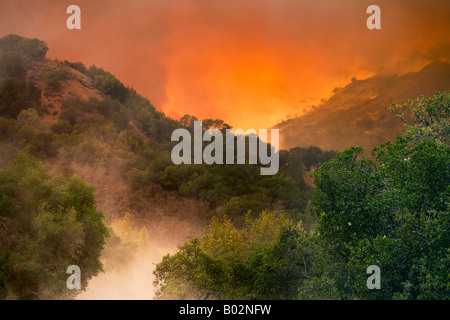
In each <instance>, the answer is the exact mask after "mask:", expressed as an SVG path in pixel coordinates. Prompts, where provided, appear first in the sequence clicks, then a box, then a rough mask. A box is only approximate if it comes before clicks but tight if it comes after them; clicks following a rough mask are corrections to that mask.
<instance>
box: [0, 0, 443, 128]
mask: <svg viewBox="0 0 450 320" xmlns="http://www.w3.org/2000/svg"><path fill="white" fill-rule="evenodd" d="M70 4H72V1H55V0H41V1H39V2H37V1H25V0H15V1H11V0H1V1H0V7H1V10H0V21H2V23H1V24H0V36H4V35H6V34H9V33H17V34H20V35H23V36H26V37H38V38H40V39H43V40H45V41H47V42H48V44H49V47H50V48H51V50H50V52H49V56H50V57H52V58H59V59H63V60H64V59H67V60H69V61H82V62H84V63H85V64H86V65H90V64H96V65H97V66H100V67H103V68H104V69H106V70H108V71H110V72H112V73H114V74H115V75H116V76H117V77H118V78H119V79H120V80H121V81H122V82H124V83H125V84H127V85H129V86H132V87H133V88H135V89H136V90H137V91H138V92H139V93H141V94H142V95H144V96H146V97H148V98H149V99H150V100H151V101H152V102H153V104H154V105H155V106H156V107H157V108H158V109H160V110H162V111H164V112H165V113H166V114H168V115H169V116H171V117H174V118H179V117H180V116H182V115H183V114H186V113H190V114H195V115H197V116H198V117H199V118H213V117H214V118H222V119H224V120H226V121H227V122H228V123H229V124H231V125H232V126H234V127H240V128H244V129H246V128H257V129H258V128H268V127H270V126H272V125H273V124H275V123H276V122H279V121H280V120H283V119H285V118H286V117H287V116H294V115H300V114H302V112H303V111H304V110H305V109H306V108H307V107H308V106H310V105H312V104H316V103H318V102H320V99H321V98H324V97H328V96H329V95H330V94H331V92H332V90H333V88H335V87H338V86H343V85H345V84H347V83H349V82H350V79H351V78H352V77H356V78H358V79H361V78H366V77H369V76H373V75H375V74H392V73H404V72H407V71H417V70H419V69H420V68H421V67H423V66H424V65H425V64H426V63H427V62H429V61H431V60H437V59H441V60H442V59H443V57H448V53H449V51H450V40H449V37H448V30H449V29H450V19H448V17H449V16H450V2H448V1H441V0H432V1H424V0H421V1H419V0H402V1H400V0H399V1H386V0H378V1H375V2H374V1H370V2H369V1H361V0H340V1H330V0H328V1H325V0H318V1H305V0H298V1H291V0H280V1H273V0H245V1H241V0H231V1H230V0H227V1H224V0H217V1H206V0H195V1H194V0H179V1H165V0H154V1H138V0H131V1H130V0H128V1H123V0H118V1H114V2H111V1H105V0H100V1H95V2H94V1H77V5H79V6H80V8H81V12H82V29H81V30H68V29H67V28H66V19H67V17H68V15H67V14H66V13H65V11H66V8H67V6H69V5H70ZM371 4H377V5H378V6H380V8H381V18H382V22H381V26H382V29H381V30H375V31H374V30H368V29H367V28H366V19H367V17H368V15H367V14H366V9H367V7H368V6H369V5H371ZM237 110H239V112H237Z"/></svg>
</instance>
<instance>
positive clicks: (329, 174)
mask: <svg viewBox="0 0 450 320" xmlns="http://www.w3.org/2000/svg"><path fill="white" fill-rule="evenodd" d="M445 97H448V95H447V94H436V95H435V97H433V98H422V99H420V107H419V108H418V109H416V110H414V109H413V108H412V110H410V111H411V114H412V116H413V117H412V119H413V121H412V123H410V124H408V126H407V132H406V134H404V135H403V136H400V137H398V138H397V140H396V143H395V144H392V143H390V142H387V143H386V144H384V145H381V146H380V147H378V148H375V149H374V151H373V153H372V155H373V159H365V158H361V154H362V149H361V148H359V147H354V148H350V149H348V150H346V151H345V152H343V153H339V154H338V155H337V157H336V158H335V159H333V160H331V161H329V162H327V163H325V164H323V165H322V166H321V168H320V169H319V170H318V171H317V172H315V173H314V179H315V184H316V186H317V191H316V193H315V200H314V202H315V206H316V207H315V208H316V209H315V210H316V212H317V213H318V214H319V216H320V217H319V223H318V231H319V234H320V236H321V238H322V239H323V241H324V242H325V243H326V247H327V250H329V252H330V254H332V256H333V259H335V261H336V262H337V263H338V265H339V267H338V269H339V270H341V272H340V273H339V274H338V275H336V276H335V277H334V278H332V279H334V281H335V283H336V284H337V286H338V288H339V291H340V293H341V296H342V297H346V298H363V299H448V298H449V295H450V281H449V280H450V278H449V273H448V270H449V267H450V255H449V243H450V238H449V225H450V215H449V202H450V201H449V200H450V186H449V181H450V149H449V147H448V144H447V143H448V140H446V138H445V132H446V129H445V128H446V127H447V125H448V110H449V104H448V98H445ZM416 102H417V101H416ZM395 108H397V110H398V108H403V107H402V106H396V107H395ZM427 118H428V120H426V119H427ZM430 119H433V120H432V121H431V120H430ZM369 265H378V266H379V267H380V268H381V274H382V276H381V279H382V280H381V281H382V290H368V289H367V287H366V280H367V274H366V273H365V271H366V268H367V267H368V266H369Z"/></svg>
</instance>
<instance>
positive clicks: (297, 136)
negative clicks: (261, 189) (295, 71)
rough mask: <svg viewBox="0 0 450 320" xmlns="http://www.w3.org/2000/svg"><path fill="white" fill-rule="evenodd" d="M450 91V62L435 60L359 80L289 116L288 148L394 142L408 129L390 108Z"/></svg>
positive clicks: (284, 129) (284, 126)
mask: <svg viewBox="0 0 450 320" xmlns="http://www.w3.org/2000/svg"><path fill="white" fill-rule="evenodd" d="M448 90H450V64H448V63H443V62H432V63H430V64H429V65H427V66H425V67H424V68H423V69H422V70H420V71H417V72H411V73H407V74H404V75H393V76H375V77H372V78H369V79H365V80H356V79H353V80H352V82H351V83H349V84H348V85H347V86H345V87H344V88H336V89H335V90H334V93H333V95H332V96H331V97H330V98H329V99H328V100H326V101H324V102H323V103H322V104H320V105H319V106H317V107H315V108H314V109H313V110H312V111H310V112H308V113H306V114H305V115H302V116H300V117H298V118H293V119H289V120H286V121H283V122H281V123H279V124H277V125H275V126H274V127H275V128H279V129H280V137H281V138H282V142H281V146H282V147H283V148H293V147H297V146H300V147H305V146H309V145H311V144H314V145H317V146H319V147H321V148H323V149H335V150H338V151H343V150H344V149H346V148H349V147H351V146H355V145H359V146H362V147H364V149H367V150H371V149H372V148H373V147H375V146H377V145H378V144H380V143H383V142H384V141H386V140H390V141H393V140H395V137H396V136H397V135H398V134H400V133H401V132H402V131H403V123H402V122H401V121H400V120H398V119H396V118H394V117H392V114H390V113H389V112H388V111H386V108H387V107H390V106H391V104H392V103H406V102H407V101H408V100H409V99H415V98H417V97H419V96H421V95H425V96H432V95H433V94H434V93H435V92H437V91H439V92H443V91H448Z"/></svg>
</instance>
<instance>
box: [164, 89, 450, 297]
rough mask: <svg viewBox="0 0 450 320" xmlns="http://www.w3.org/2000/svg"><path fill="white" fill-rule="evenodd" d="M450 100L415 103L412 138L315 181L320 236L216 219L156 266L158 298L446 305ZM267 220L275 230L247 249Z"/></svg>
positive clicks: (348, 161)
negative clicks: (373, 283)
mask: <svg viewBox="0 0 450 320" xmlns="http://www.w3.org/2000/svg"><path fill="white" fill-rule="evenodd" d="M449 97H450V95H449V94H448V93H444V94H440V93H437V94H436V95H435V96H434V97H432V98H420V99H419V100H416V101H411V102H410V104H409V106H414V107H413V108H411V109H410V110H409V115H410V119H411V120H410V122H408V126H407V132H406V133H405V134H404V135H403V136H400V137H398V138H397V140H396V143H395V144H393V143H390V142H387V143H386V144H384V145H381V146H379V147H377V148H375V149H374V150H373V152H372V158H370V159H366V158H364V157H362V156H361V155H362V151H363V150H362V149H361V148H360V147H354V148H350V149H348V150H346V151H344V152H342V153H338V154H337V156H336V158H334V159H332V160H329V161H328V162H325V163H324V164H322V166H321V167H320V169H318V170H317V171H316V172H314V173H313V176H314V182H315V185H316V188H317V189H316V191H315V194H314V206H313V211H314V212H315V213H316V214H317V215H318V217H319V221H318V224H317V227H316V232H315V233H313V234H308V233H305V232H304V231H302V229H301V228H300V229H299V227H298V226H297V227H295V226H293V224H292V222H289V221H288V220H284V219H283V218H282V219H280V218H277V217H276V216H272V217H270V218H269V219H267V220H265V219H266V218H267V216H268V213H266V212H263V213H262V214H261V216H260V218H258V219H257V220H255V221H254V222H252V221H250V222H247V223H246V226H245V227H244V229H242V230H240V231H238V230H236V229H235V228H234V227H233V226H232V225H231V223H230V222H229V221H228V220H225V221H224V222H223V223H218V222H217V221H213V222H212V224H211V226H210V227H209V229H208V230H207V231H206V232H205V233H204V234H203V236H202V237H201V238H200V239H197V238H196V239H193V240H192V241H190V242H188V243H186V244H185V245H184V246H182V247H181V248H180V251H179V252H177V253H176V254H174V255H168V256H166V257H165V258H164V259H163V261H162V262H161V263H160V264H159V265H158V266H157V268H156V270H155V276H156V281H155V283H156V285H157V288H158V290H157V297H159V298H163V299H164V298H180V297H182V298H186V297H193V298H200V299H222V298H233V299H248V298H252V299H286V298H287V299H293V298H299V299H449V297H450V273H449V272H448V270H449V269H450V247H449V244H450V236H449V231H450V230H449V227H450V210H449V204H450V183H449V182H450V149H449V146H448V137H447V136H446V133H447V134H448V120H449V119H448V116H449V107H450V106H449V103H448V102H449ZM400 109H402V110H403V111H405V106H394V110H397V111H398V110H400ZM426 119H432V120H433V121H430V120H426ZM260 220H261V221H266V223H265V224H264V225H265V227H264V230H270V231H269V232H267V233H263V234H262V235H261V236H257V237H256V239H257V240H256V242H252V241H248V239H249V238H250V239H255V237H254V236H252V233H251V232H250V231H249V229H250V230H252V228H253V226H254V225H255V224H256V225H261V223H260ZM249 235H250V236H249ZM279 248H282V250H278V249H279ZM255 262H256V263H255ZM370 265H377V266H378V267H380V270H381V289H380V290H369V289H368V287H367V285H366V282H367V279H368V277H369V275H368V274H367V273H366V270H367V267H369V266H370ZM178 281H179V282H178Z"/></svg>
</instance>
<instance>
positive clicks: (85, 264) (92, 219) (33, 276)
mask: <svg viewBox="0 0 450 320" xmlns="http://www.w3.org/2000/svg"><path fill="white" fill-rule="evenodd" d="M93 191H94V190H93V187H91V186H89V185H87V184H86V183H85V182H83V181H81V179H79V178H78V177H72V178H70V179H65V178H63V177H60V176H52V175H51V174H50V173H49V172H48V171H47V170H46V169H45V168H44V167H43V165H42V164H41V163H40V162H38V161H37V160H35V159H34V158H32V157H31V156H29V155H27V154H23V153H22V154H19V155H18V156H17V157H16V158H15V159H13V160H12V161H11V163H10V166H9V167H8V168H6V169H4V170H0V237H1V238H2V241H1V242H0V270H1V271H0V276H1V277H0V279H1V280H0V293H1V294H2V298H9V299H16V298H17V299H52V298H58V299H61V298H70V297H73V296H74V295H76V293H77V291H76V290H75V291H72V290H68V289H67V287H66V280H67V278H68V276H69V275H68V274H67V273H66V269H67V267H68V266H70V265H77V266H79V267H80V268H81V270H82V279H81V280H82V287H83V288H84V289H85V288H86V287H87V282H88V281H89V279H90V278H92V277H93V276H95V275H97V274H98V272H100V271H101V270H102V264H101V262H100V254H101V251H102V249H103V246H104V244H105V237H106V236H107V234H108V232H107V228H106V227H105V225H104V222H103V219H104V218H103V214H102V213H101V212H99V211H97V210H96V208H95V199H94V194H93ZM4 239H5V240H6V241H3V240H4Z"/></svg>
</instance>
